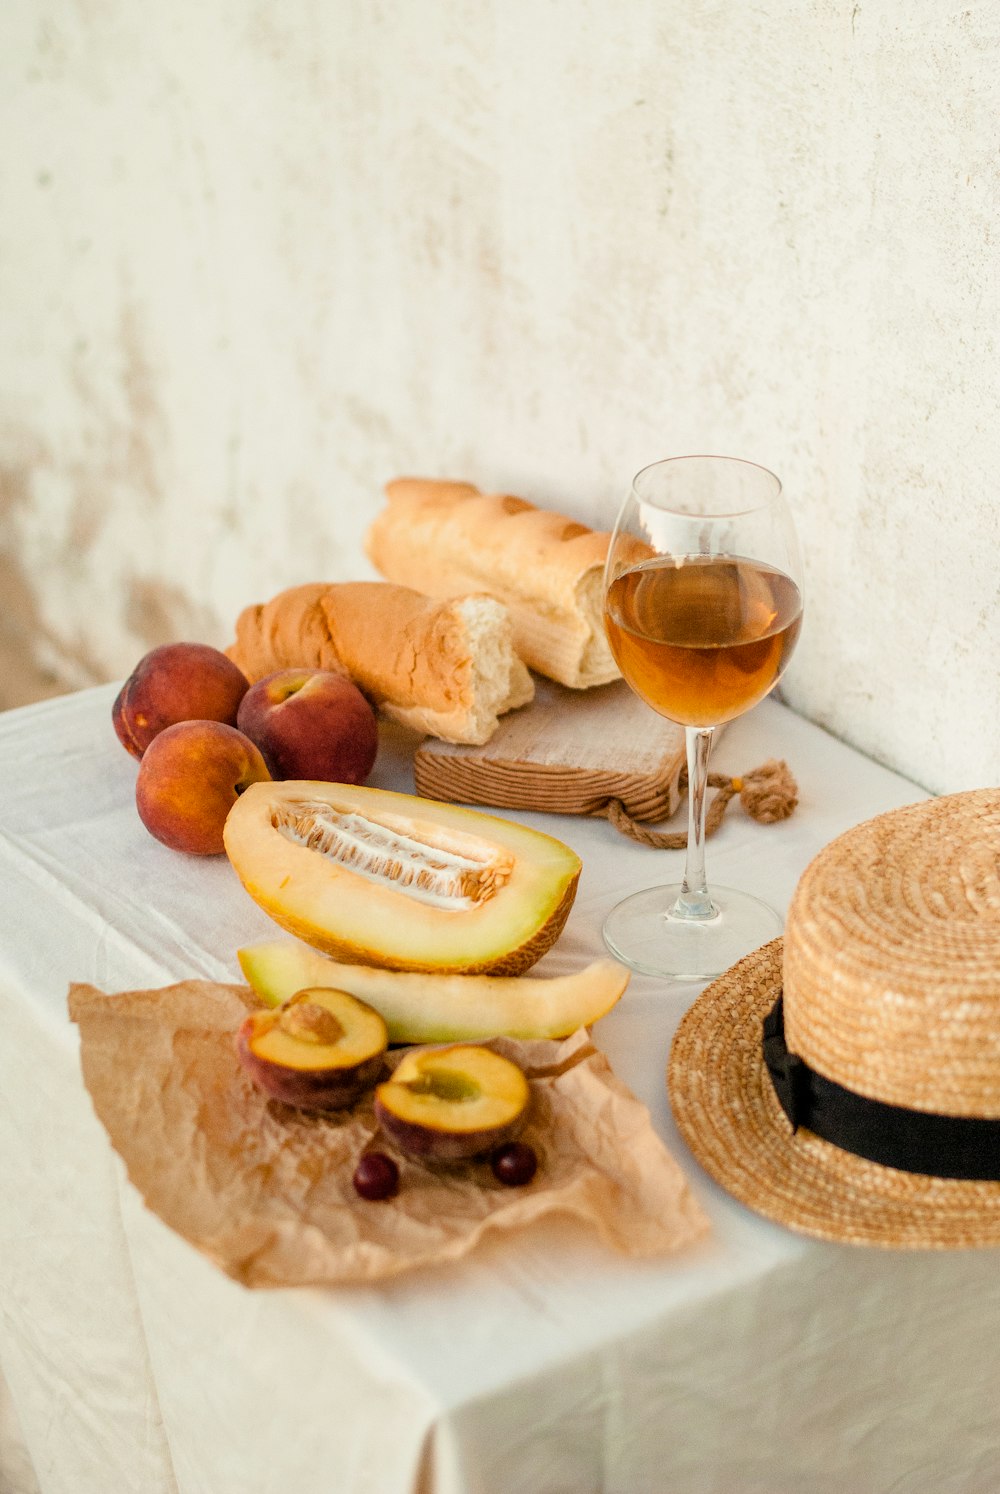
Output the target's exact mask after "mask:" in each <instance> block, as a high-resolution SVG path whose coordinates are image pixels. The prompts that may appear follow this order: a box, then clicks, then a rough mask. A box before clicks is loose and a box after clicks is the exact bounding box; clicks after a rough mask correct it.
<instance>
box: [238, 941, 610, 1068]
mask: <svg viewBox="0 0 1000 1494" xmlns="http://www.w3.org/2000/svg"><path fill="white" fill-rule="evenodd" d="M238 958H239V962H240V966H241V968H242V970H243V974H244V975H245V976H246V978H247V980H248V981H249V983H250V985H251V986H252V987H253V989H254V991H255V992H256V993H257V995H258V996H259V997H260V998H261V1000H262V1001H264V1002H266V1003H267V1005H268V1006H280V1005H281V1003H282V1002H284V1001H287V1000H288V999H289V997H291V996H294V994H295V993H296V992H297V991H300V990H302V989H303V988H304V987H311V986H333V987H336V988H337V989H338V990H341V991H349V992H350V993H351V995H352V996H357V997H358V998H359V999H360V1000H361V1001H365V1002H367V1003H368V1005H369V1006H372V1007H374V1008H375V1010H376V1011H378V1012H381V1013H382V1016H383V1017H384V1019H385V1023H386V1026H387V1027H388V1029H389V1041H390V1042H391V1043H450V1042H475V1041H479V1040H481V1039H483V1038H491V1037H517V1038H561V1037H566V1036H568V1035H569V1033H571V1032H575V1031H576V1030H577V1028H578V1027H589V1026H590V1025H591V1023H593V1022H596V1021H597V1019H598V1017H603V1016H604V1014H605V1012H608V1011H610V1010H611V1008H612V1007H613V1006H614V1005H615V1002H616V1001H618V999H619V997H620V996H621V995H622V993H623V992H624V990H625V987H626V986H627V985H628V982H629V972H628V971H627V970H626V969H625V967H624V966H623V965H619V964H618V963H617V962H616V961H615V960H595V961H594V963H593V964H592V965H587V966H586V967H585V968H584V969H583V970H579V971H577V972H576V973H575V974H574V975H556V976H550V977H549V978H547V979H544V978H540V977H538V976H531V975H522V976H520V977H518V978H515V977H513V976H506V975H425V974H416V973H413V972H409V971H393V970H373V969H371V968H370V967H369V966H366V965H340V964H338V963H337V962H336V961H334V960H331V959H328V958H327V957H326V955H322V954H320V953H318V951H316V950H315V949H309V948H308V947H307V946H306V945H305V944H297V943H293V941H292V940H290V939H275V940H272V941H270V942H268V943H263V944H250V945H247V946H246V948H244V949H241V950H240V951H239V953H238Z"/></svg>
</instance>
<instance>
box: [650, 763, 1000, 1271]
mask: <svg viewBox="0 0 1000 1494" xmlns="http://www.w3.org/2000/svg"><path fill="white" fill-rule="evenodd" d="M668 1082H669V1089H670V1098H671V1104H672V1106H673V1111H674V1115H675V1117H676V1120H677V1124H678V1126H679V1128H680V1131H681V1134H682V1135H683V1137H684V1139H685V1141H686V1142H687V1144H688V1145H689V1146H690V1148H691V1150H692V1152H693V1153H694V1155H695V1156H696V1157H697V1159H698V1161H699V1162H700V1163H701V1164H702V1166H703V1167H704V1168H705V1169H706V1171H707V1172H709V1173H710V1174H711V1176H712V1177H714V1178H715V1180H716V1181H717V1182H718V1183H720V1184H721V1185H722V1187H723V1188H725V1189H726V1190H727V1191H728V1192H729V1193H731V1194H733V1195H734V1197H736V1198H738V1199H739V1200H740V1201H741V1202H742V1203H744V1204H747V1205H748V1206H749V1207H750V1208H752V1209H755V1210H757V1211H758V1212H759V1213H761V1214H765V1215H767V1216H768V1217H769V1218H771V1219H776V1220H778V1221H779V1222H780V1223H782V1224H785V1225H788V1226H789V1227H790V1228H792V1229H795V1230H799V1231H801V1232H803V1233H805V1234H809V1235H818V1236H820V1237H822V1238H824V1239H828V1240H840V1241H844V1242H848V1243H850V1244H865V1245H884V1246H897V1247H909V1248H925V1249H926V1248H937V1249H947V1248H955V1247H960V1246H973V1245H1000V789H981V790H976V791H974V792H970V793H962V794H951V795H949V796H948V797H946V798H941V799H934V800H929V801H927V802H924V803H920V804H915V805H911V806H909V807H907V808H905V809H898V810H893V811H891V812H890V813H888V814H883V815H879V816H878V817H877V818H876V819H873V820H868V821H866V822H865V823H864V824H862V825H859V826H857V828H856V829H854V830H849V831H848V832H847V833H846V834H845V835H842V836H840V837H839V838H838V839H837V840H835V841H833V842H832V843H831V844H830V845H828V846H827V847H826V848H825V850H823V851H822V852H820V854H819V855H818V856H817V857H816V858H815V860H814V861H813V862H812V863H811V865H810V866H809V867H808V868H807V869H806V872H805V874H804V876H803V877H802V880H801V881H800V883H799V885H798V888H797V889H796V892H795V896H794V898H793V900H792V906H791V908H790V910H789V913H788V923H787V927H786V931H785V937H784V940H783V941H782V940H781V939H776V940H774V941H773V942H772V943H771V944H767V945H765V946H764V947H763V948H762V949H759V950H756V951H755V952H754V953H753V954H751V955H748V956H747V957H746V958H745V959H744V960H741V961H740V963H739V964H738V965H735V966H733V968H732V969H731V970H729V971H727V973H726V974H725V975H723V976H722V977H720V979H718V980H716V981H715V982H713V984H712V985H711V986H709V987H708V988H707V989H706V990H705V991H704V993H703V994H702V995H701V996H700V997H699V998H698V1000H697V1001H696V1002H695V1004H694V1006H692V1007H691V1009H690V1010H689V1011H688V1012H687V1014H686V1015H685V1017H684V1019H683V1020H682V1022H681V1025H680V1027H679V1028H678V1030H677V1034H676V1037H675V1039H674V1044H673V1047H672V1050H671V1055H670V1067H669V1074H668Z"/></svg>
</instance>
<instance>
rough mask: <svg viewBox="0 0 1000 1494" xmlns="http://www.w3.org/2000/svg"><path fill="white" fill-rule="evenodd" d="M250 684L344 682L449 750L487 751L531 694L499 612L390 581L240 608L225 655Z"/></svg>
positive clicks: (336, 586)
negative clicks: (291, 674) (301, 678)
mask: <svg viewBox="0 0 1000 1494" xmlns="http://www.w3.org/2000/svg"><path fill="white" fill-rule="evenodd" d="M227 653H228V655H229V657H230V658H231V659H232V660H233V662H234V663H235V664H236V665H238V667H239V668H240V669H242V671H243V673H244V674H245V675H246V677H247V679H248V680H250V682H251V684H252V683H253V682H254V681H255V680H259V679H263V678H264V676H265V675H268V674H273V673H274V672H275V671H276V670H279V669H298V668H311V669H329V670H332V671H333V672H334V673H337V674H342V675H347V676H348V677H349V678H350V679H352V680H353V681H354V683H355V684H356V685H357V686H358V688H359V689H360V690H362V691H363V692H364V693H365V695H367V697H368V698H369V700H370V701H371V702H372V704H373V705H375V706H376V707H377V708H378V709H379V710H380V711H381V712H382V713H383V714H384V715H386V716H388V717H390V718H392V719H393V720H396V721H400V722H402V723H403V724H404V725H406V726H409V727H411V728H412V729H413V730H415V731H422V732H427V733H429V734H430V735H432V736H437V737H441V738H442V739H443V740H444V741H446V742H465V743H470V744H475V745H479V744H481V743H483V742H487V741H489V739H490V737H491V736H492V735H493V733H494V731H495V730H496V728H497V718H498V716H500V715H501V714H502V713H503V712H504V711H509V710H513V709H515V707H517V706H521V705H526V704H527V702H528V701H529V700H531V698H532V696H533V695H534V684H533V682H532V679H531V676H530V674H529V673H528V671H527V669H526V667H525V665H524V664H523V663H522V661H521V660H520V659H519V658H518V656H517V654H516V653H515V651H514V644H513V633H512V628H511V622H510V617H509V615H508V613H507V610H506V608H504V607H503V606H502V604H500V603H499V602H497V601H496V600H495V599H494V598H492V597H488V596H466V597H460V598H454V599H451V600H449V601H445V602H439V601H433V600H431V599H430V598H429V597H426V596H424V595H422V594H421V593H420V592H417V591H414V590H412V589H411V588H409V587H405V586H396V585H393V584H391V583H389V582H387V581H343V582H333V583H331V584H329V585H324V584H323V583H313V584H310V585H306V586H295V587H292V588H291V589H290V590H288V591H283V592H280V593H279V594H278V595H277V596H276V597H272V599H271V600H270V601H269V602H264V603H262V604H260V605H257V606H252V607H247V608H245V609H244V610H243V612H241V613H240V616H239V618H238V619H237V622H236V641H235V643H234V644H232V645H231V647H230V648H229V649H227Z"/></svg>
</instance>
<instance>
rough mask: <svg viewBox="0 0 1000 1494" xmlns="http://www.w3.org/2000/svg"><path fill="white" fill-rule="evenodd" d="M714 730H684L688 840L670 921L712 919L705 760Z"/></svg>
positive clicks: (707, 727)
mask: <svg viewBox="0 0 1000 1494" xmlns="http://www.w3.org/2000/svg"><path fill="white" fill-rule="evenodd" d="M713 735H714V730H713V728H712V727H711V726H687V727H685V728H684V736H685V740H686V743H687V770H688V840H687V858H686V860H685V863H684V881H683V882H682V883H681V891H680V896H679V897H678V899H677V901H676V903H675V904H674V906H673V908H672V909H671V913H672V916H673V917H674V918H715V917H716V916H717V914H718V911H719V910H718V908H717V907H716V906H715V904H714V903H713V902H712V899H711V897H710V896H709V892H708V883H707V882H706V880H705V793H706V790H707V788H708V757H709V753H710V752H711V750H712V737H713Z"/></svg>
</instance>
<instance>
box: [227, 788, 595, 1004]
mask: <svg viewBox="0 0 1000 1494" xmlns="http://www.w3.org/2000/svg"><path fill="white" fill-rule="evenodd" d="M308 801H312V802H315V801H320V802H323V803H327V804H331V805H333V806H335V807H336V808H338V809H340V810H344V811H346V812H351V813H360V814H364V815H368V816H371V817H373V818H379V817H380V816H388V817H391V818H395V819H397V820H398V819H403V820H409V821H411V822H412V823H413V824H415V825H417V826H419V825H421V824H425V825H428V826H430V827H433V828H437V829H442V830H449V831H454V832H456V833H458V834H461V835H466V836H473V837H476V838H477V839H478V840H482V841H485V842H488V843H489V844H491V845H493V846H496V847H498V848H500V849H501V850H503V851H505V852H507V853H509V854H510V855H511V857H512V858H513V870H512V873H511V876H510V880H509V881H508V882H507V883H506V884H505V885H504V886H502V887H501V888H500V889H499V891H497V892H496V893H495V895H493V896H491V897H489V898H487V899H486V900H485V901H484V902H482V903H480V904H478V905H475V906H470V907H468V908H462V909H460V910H456V909H450V908H440V907H435V906H432V905H430V904H428V903H426V902H420V901H418V900H416V899H414V898H413V897H412V896H409V895H408V894H407V893H406V892H404V891H399V890H396V889H395V888H393V887H387V886H381V885H379V884H378V883H376V882H373V881H372V880H371V879H370V878H367V877H364V876H362V875H360V874H359V873H357V872H355V871H353V870H351V869H350V868H347V867H344V866H341V865H338V864H336V863H335V862H331V861H330V860H329V859H328V858H326V857H324V856H323V855H322V854H321V853H319V852H317V851H314V850H310V849H309V848H308V847H306V846H304V845H302V844H299V843H296V842H295V841H294V840H291V839H289V838H288V837H287V836H286V835H284V834H283V833H282V832H281V831H280V830H277V829H276V828H275V827H274V825H273V824H272V816H273V814H274V813H275V812H276V811H280V810H281V809H282V808H283V807H287V806H289V805H292V804H296V803H304V802H308ZM225 847H226V851H227V854H228V856H229V859H230V861H231V863H232V865H233V867H234V868H235V870H236V873H237V875H238V876H239V878H240V880H241V882H242V883H243V886H244V887H245V889H246V891H247V892H248V893H249V894H250V896H251V897H252V898H253V899H254V901H255V902H257V903H258V904H259V905H260V906H261V907H262V908H263V909H264V911H265V912H266V913H267V914H268V915H269V916H270V917H271V918H273V919H274V921H275V922H276V923H277V924H279V925H280V926H281V927H282V928H284V929H285V930H286V931H287V932H288V933H290V934H294V935H295V936H296V937H297V938H299V939H302V940H304V941H305V943H307V944H310V945H312V946H313V947H314V948H316V949H320V950H322V951H324V952H325V953H326V954H330V955H333V956H335V957H337V958H339V959H341V960H345V961H349V962H350V963H352V964H363V965H377V966H380V967H382V968H385V969H392V970H424V971H438V972H464V973H482V974H498V975H519V974H521V973H522V972H523V971H525V970H527V969H529V968H530V967H531V966H532V965H533V964H534V963H535V962H536V961H537V960H539V959H541V957H542V955H543V954H545V953H546V951H547V950H548V949H550V948H551V946H552V945H553V944H554V943H555V941H556V939H557V938H558V937H559V935H560V933H561V932H562V929H563V927H564V925H565V922H566V919H567V918H568V916H569V912H570V909H571V907H572V905H573V899H574V897H575V896H576V888H577V882H578V880H579V876H580V870H581V861H580V858H579V856H577V854H576V852H575V851H573V850H571V849H570V847H569V846H567V845H565V844H564V843H563V842H562V841H560V840H557V839H556V838H555V837H554V836H550V835H544V834H542V833H541V832H540V831H537V830H532V829H529V828H528V827H527V826H524V825H520V824H517V823H515V822H514V821H511V820H505V819H501V818H500V817H498V816H496V815H487V814H482V813H480V812H479V811H478V810H471V809H462V808H460V807H458V806H456V805H452V804H444V803H441V802H439V801H438V800H433V799H422V798H419V797H418V796H416V795H413V794H400V793H393V792H390V791H389V790H387V789H373V788H367V787H360V786H356V785H353V784H333V783H319V782H311V781H300V780H287V781H286V782H283V783H262V784H254V785H252V786H251V787H250V788H249V789H247V791H246V792H245V793H244V794H242V795H241V797H240V798H239V799H237V801H236V803H235V804H234V805H233V808H232V809H231V811H230V813H229V817H228V819H227V821H226V827H225Z"/></svg>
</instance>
